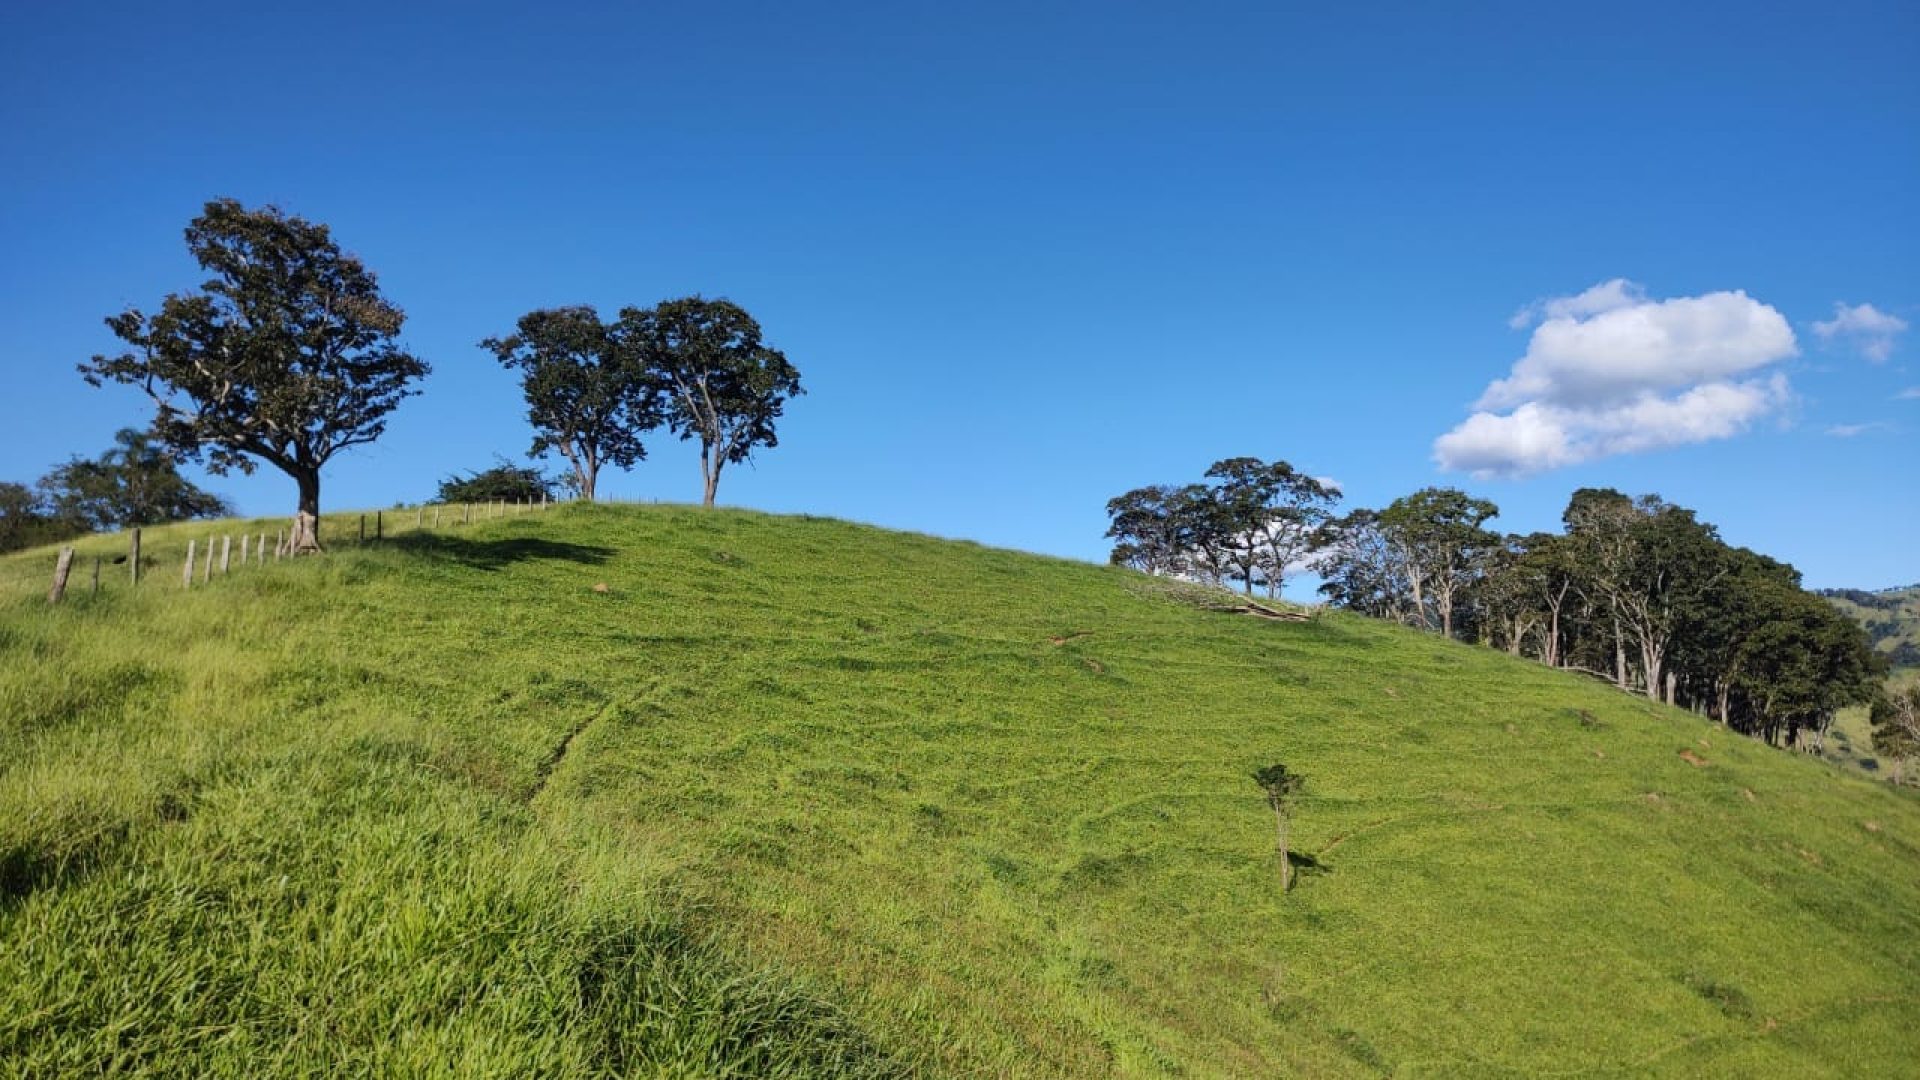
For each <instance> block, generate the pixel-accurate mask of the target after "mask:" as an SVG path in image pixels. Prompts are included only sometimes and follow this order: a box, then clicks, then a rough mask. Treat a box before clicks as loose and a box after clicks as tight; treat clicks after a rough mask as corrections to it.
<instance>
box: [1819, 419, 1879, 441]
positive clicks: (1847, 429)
mask: <svg viewBox="0 0 1920 1080" xmlns="http://www.w3.org/2000/svg"><path fill="white" fill-rule="evenodd" d="M1886 426H1887V425H1886V424H1884V423H1882V422H1881V421H1878V420H1875V421H1872V422H1871V423H1866V424H1835V425H1833V426H1832V427H1830V428H1828V429H1827V434H1829V435H1831V436H1833V437H1834V438H1836V439H1851V438H1853V437H1854V436H1855V435H1865V434H1866V433H1867V432H1869V431H1878V430H1879V429H1881V428H1883V427H1886Z"/></svg>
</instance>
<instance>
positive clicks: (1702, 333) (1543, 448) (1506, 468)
mask: <svg viewBox="0 0 1920 1080" xmlns="http://www.w3.org/2000/svg"><path fill="white" fill-rule="evenodd" d="M1522 315H1524V316H1525V319H1524V320H1523V321H1521V323H1520V325H1526V324H1528V323H1531V322H1532V321H1534V320H1535V319H1538V320H1540V324H1539V325H1538V326H1537V327H1536V328H1535V329H1534V331H1533V335H1532V338H1531V340H1530V341H1529V342H1528V345H1527V352H1526V355H1525V356H1522V357H1521V358H1520V359H1519V360H1518V361H1517V362H1516V363H1515V364H1514V365H1513V370H1512V372H1510V373H1509V374H1508V376H1507V377H1506V378H1504V379H1498V380H1495V381H1494V382H1493V384H1492V385H1490V386H1488V387H1487V389H1486V392H1485V393H1483V394H1482V395H1481V396H1480V400H1479V401H1478V402H1477V403H1475V405H1474V409H1475V412H1474V414H1473V415H1472V416H1470V417H1468V418H1467V420H1466V421H1465V422H1463V423H1461V424H1460V425H1459V426H1457V427H1455V428H1454V429H1453V430H1452V431H1449V432H1447V433H1446V434H1445V435H1442V436H1440V437H1439V438H1438V439H1436V440H1435V441H1434V445H1433V450H1434V459H1435V460H1436V461H1437V462H1438V463H1439V464H1440V466H1441V467H1442V468H1445V469H1449V470H1455V471H1465V472H1470V473H1472V474H1474V475H1475V476H1478V477H1491V476H1518V475H1524V474H1526V473H1532V472H1539V471H1541V470H1544V469H1554V468H1559V467H1562V466H1566V465H1573V464H1577V463H1579V462H1582V461H1591V460H1593V459H1595V458H1601V457H1607V456H1610V455H1613V454H1629V453H1636V452H1640V451H1645V450H1656V449H1660V448H1662V447H1668V446H1680V445H1684V444H1686V443H1696V442H1705V441H1708V440H1711V439H1724V438H1727V437H1729V436H1732V435H1736V434H1739V433H1740V432H1741V431H1744V430H1746V428H1747V427H1748V426H1749V425H1751V424H1752V423H1753V422H1754V421H1755V420H1757V419H1759V418H1761V417H1763V416H1766V415H1767V414H1769V413H1771V412H1773V411H1775V410H1777V409H1779V408H1780V407H1781V406H1783V405H1784V404H1786V403H1787V402H1788V401H1790V400H1791V399H1792V390H1791V388H1790V387H1789V386H1788V385H1787V380H1786V377H1785V376H1784V375H1781V374H1779V373H1777V372H1776V373H1774V374H1772V375H1768V374H1767V373H1766V372H1765V370H1764V369H1765V368H1767V367H1769V366H1770V365H1773V364H1776V363H1778V362H1779V361H1781V360H1784V359H1786V358H1788V357H1790V356H1793V355H1794V354H1795V353H1796V352H1798V347H1797V344H1796V342H1795V341H1794V336H1793V330H1792V328H1791V327H1790V326H1788V325H1787V320H1786V318H1785V317H1784V316H1782V315H1781V314H1780V312H1778V311H1776V310H1775V309H1774V308H1772V307H1770V306H1768V305H1766V304H1763V303H1761V302H1759V301H1758V300H1755V299H1753V298H1752V297H1750V296H1748V295H1747V294H1746V293H1744V292H1740V291H1733V292H1714V293H1707V294H1704V295H1701V296H1683V297H1676V298H1674V299H1670V300H1654V299H1650V298H1648V296H1647V295H1646V291H1645V290H1644V289H1642V288H1641V287H1640V286H1638V285H1635V284H1634V283H1633V282H1630V281H1627V280H1625V279H1623V278H1616V279H1614V280H1612V281H1608V282H1603V283H1601V284H1599V285H1596V286H1594V287H1593V288H1591V289H1588V290H1586V291H1585V292H1582V293H1580V294H1578V295H1576V296H1568V297H1560V298H1556V299H1549V300H1543V301H1539V302H1537V303H1535V304H1533V305H1530V306H1529V307H1528V308H1527V309H1525V311H1523V312H1522ZM1519 318H1520V317H1519V316H1516V319H1519Z"/></svg>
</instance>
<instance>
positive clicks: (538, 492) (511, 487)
mask: <svg viewBox="0 0 1920 1080" xmlns="http://www.w3.org/2000/svg"><path fill="white" fill-rule="evenodd" d="M553 487H554V485H553V481H552V480H549V479H548V478H547V477H546V476H544V475H542V474H541V472H540V470H538V469H535V468H531V467H528V466H522V465H515V464H513V463H512V462H509V461H501V462H499V463H498V464H496V465H494V466H493V467H492V468H490V469H482V470H478V471H475V472H471V473H468V474H467V475H466V476H449V477H447V478H446V479H445V480H442V481H440V491H439V493H438V495H437V496H436V499H437V500H438V501H439V502H443V503H469V502H510V503H517V502H542V501H544V500H547V499H550V498H552V497H553Z"/></svg>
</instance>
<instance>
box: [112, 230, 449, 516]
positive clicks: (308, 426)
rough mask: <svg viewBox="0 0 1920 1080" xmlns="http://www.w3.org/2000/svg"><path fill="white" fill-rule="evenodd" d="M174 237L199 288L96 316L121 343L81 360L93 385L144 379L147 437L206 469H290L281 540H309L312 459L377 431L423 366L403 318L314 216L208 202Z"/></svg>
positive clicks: (314, 500)
mask: <svg viewBox="0 0 1920 1080" xmlns="http://www.w3.org/2000/svg"><path fill="white" fill-rule="evenodd" d="M186 238H187V249H188V251H190V252H191V253H192V254H193V257H194V259H195V261H197V262H198V263H199V264H200V266H201V268H202V269H204V270H206V271H208V272H209V273H210V274H211V275H212V277H211V278H209V279H208V280H207V281H206V282H205V283H204V284H203V285H202V286H201V291H200V292H197V293H188V294H186V295H179V294H175V295H171V296H168V297H167V298H166V299H165V300H163V301H161V304H160V309H159V311H158V312H156V313H155V314H153V315H147V314H144V313H142V312H140V311H138V310H136V309H131V308H130V309H128V310H127V311H125V312H122V313H121V314H119V315H115V316H113V317H112V318H109V319H108V320H107V326H108V327H109V328H110V329H111V330H112V331H113V333H114V336H116V337H118V338H120V340H122V341H124V342H126V343H127V345H128V346H130V350H129V351H127V352H125V353H122V354H120V355H119V356H113V357H108V356H96V357H94V358H93V360H92V361H91V362H90V363H87V364H83V365H81V367H80V371H81V373H82V374H83V375H85V376H86V379H87V381H88V382H89V383H91V384H93V385H95V386H99V385H101V384H102V383H103V382H108V381H111V382H118V383H125V384H127V385H130V386H138V387H140V388H141V389H143V390H145V391H146V392H147V395H148V396H149V397H150V398H152V399H153V402H154V404H155V407H156V410H157V411H156V414H155V416H154V422H153V430H154V434H155V435H156V437H158V438H159V439H160V441H161V442H162V443H163V444H164V445H166V446H167V447H168V448H169V449H171V450H173V451H176V452H177V453H179V454H181V455H182V456H183V457H184V458H186V459H188V460H200V459H201V458H203V457H204V459H205V460H206V462H207V468H208V469H209V471H211V472H213V473H215V474H218V475H224V474H225V473H226V472H227V471H228V470H229V469H235V468H237V469H239V470H240V471H242V472H248V473H250V472H252V471H253V470H254V468H255V467H256V461H264V462H266V463H268V464H270V465H272V466H273V467H274V468H277V469H279V470H280V471H282V472H284V473H286V474H287V475H288V476H290V477H292V478H293V480H294V482H295V484H296V485H297V486H298V488H299V503H298V510H297V512H296V514H295V517H294V523H293V530H292V537H291V538H290V541H289V544H290V547H291V550H292V551H293V552H295V553H296V554H298V553H305V552H313V551H318V550H319V549H320V534H319V529H320V524H319V523H320V470H321V469H322V467H324V466H325V465H326V464H327V462H328V461H329V460H331V459H332V458H333V456H334V455H335V454H337V453H339V452H340V451H342V450H345V449H347V448H348V447H352V446H359V445H361V444H364V443H370V442H372V441H374V440H375V439H377V438H379V437H380V434H381V433H382V432H383V431H385V430H386V417H387V414H388V413H390V412H392V411H393V409H394V407H395V406H396V405H398V404H399V403H400V401H401V400H402V399H403V398H405V397H407V396H408V395H409V394H412V393H414V392H415V391H412V390H410V389H408V385H409V384H410V383H412V382H413V381H414V380H416V379H419V378H420V377H422V376H424V375H426V374H427V372H428V367H427V365H426V363H425V362H424V361H422V360H420V359H419V358H418V357H416V356H414V355H413V354H412V353H409V352H407V351H406V350H405V349H402V348H401V347H400V345H399V344H398V338H399V335H400V327H401V325H402V324H403V323H404V322H405V320H406V316H405V315H404V314H403V313H402V312H401V310H400V309H399V308H398V307H396V306H395V305H394V304H392V303H391V302H389V301H388V300H387V299H386V298H385V297H383V296H381V295H380V289H379V284H378V282H377V280H376V279H375V277H374V274H373V272H372V271H371V270H368V269H367V268H366V267H365V266H364V265H363V264H362V263H361V262H360V260H359V259H358V258H356V257H354V256H352V255H348V254H345V253H343V252H342V251H341V250H340V246H339V245H338V244H337V243H335V242H334V240H333V237H332V235H331V233H330V232H329V231H328V229H327V227H326V226H325V225H319V224H314V223H312V222H308V221H305V220H303V219H301V218H298V217H292V216H289V215H287V214H284V213H282V212H281V211H280V210H278V209H276V208H274V207H271V206H268V207H262V208H260V209H257V210H248V209H246V208H245V207H243V206H241V205H240V204H239V203H238V202H236V201H234V200H232V199H217V200H215V201H213V202H210V203H208V204H207V205H206V209H205V211H204V212H203V213H202V214H201V215H200V216H199V217H197V218H194V219H193V221H192V223H191V224H189V225H188V226H187V231H186Z"/></svg>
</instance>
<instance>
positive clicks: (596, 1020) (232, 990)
mask: <svg viewBox="0 0 1920 1080" xmlns="http://www.w3.org/2000/svg"><path fill="white" fill-rule="evenodd" d="M395 516H398V517H401V518H403V519H407V520H404V521H403V522H401V523H400V524H401V525H402V526H403V527H402V528H401V529H400V530H399V531H400V535H399V536H397V537H395V538H394V539H392V540H390V541H389V542H388V543H386V544H384V545H379V546H372V545H369V546H368V547H365V548H354V547H352V546H351V545H336V547H335V550H334V552H333V553H332V554H331V555H329V556H327V557H326V558H324V559H315V560H302V561H299V562H287V563H281V564H278V565H269V566H265V567H249V568H247V569H246V570H245V571H244V572H240V571H236V572H235V573H233V574H232V575H230V576H229V577H227V578H224V579H223V578H218V577H216V579H215V581H214V582H213V583H212V584H211V586H209V587H204V588H202V587H196V588H194V589H192V590H182V589H181V588H180V585H179V559H180V556H181V554H182V553H183V550H184V537H185V536H187V535H193V536H196V537H201V536H205V535H207V534H208V533H210V532H213V531H219V529H223V528H224V526H222V527H218V528H216V527H213V526H207V525H198V526H194V527H191V528H188V529H185V530H158V531H155V532H154V533H152V534H150V536H149V537H148V551H149V552H150V553H152V554H153V555H154V556H155V557H156V559H157V561H158V562H159V564H160V565H161V566H162V567H166V566H169V565H170V566H171V567H172V569H171V571H170V572H160V571H156V572H154V573H153V574H151V575H150V578H149V581H148V582H147V583H145V584H143V585H142V586H141V588H140V589H139V590H138V591H137V592H135V591H132V590H129V589H128V588H127V587H126V585H125V583H124V580H123V579H122V578H121V577H113V578H112V580H111V581H110V583H109V585H107V586H106V587H103V589H102V590H101V592H100V594H99V595H98V596H93V595H88V594H87V591H86V589H85V588H82V589H81V590H80V591H79V592H78V593H77V594H76V595H73V596H71V597H70V603H68V604H67V605H64V606H63V607H61V608H59V609H48V608H47V606H46V604H45V600H44V592H45V587H46V583H45V577H46V573H47V571H48V570H49V569H50V567H51V562H52V560H51V557H50V554H49V553H48V552H45V551H41V552H35V553H28V554H25V555H21V556H16V557H12V558H9V559H7V560H0V748H4V749H3V750H0V860H3V861H0V1070H10V1071H12V1072H14V1073H17V1074H19V1075H49V1074H55V1073H62V1072H81V1071H86V1072H93V1071H106V1070H109V1069H112V1068H115V1067H118V1068H121V1069H131V1070H140V1069H144V1070H151V1071H156V1072H171V1073H177V1074H193V1075H207V1074H225V1075H235V1076H240V1075H245V1076H257V1075H275V1074H296V1073H297V1074H327V1075H334V1074H349V1073H360V1074H380V1075H415V1074H422V1073H446V1074H473V1075H628V1074H631V1075H665V1076H704V1075H729V1074H730V1075H737V1076H761V1075H780V1074H783V1073H784V1074H785V1075H822V1076H838V1075H849V1074H859V1073H861V1072H865V1073H868V1074H873V1075H901V1074H924V1075H989V1076H998V1075H1036V1076H1049V1075H1054V1076H1086V1075H1109V1074H1112V1075H1127V1076H1158V1075H1184V1076H1255V1075H1315V1076H1341V1075H1356V1076H1366V1075H1377V1074H1382V1073H1402V1074H1407V1075H1450V1076H1451V1075H1481V1076H1522V1075H1524V1076H1537V1075H1543V1074H1562V1075H1567V1074H1579V1075H1597V1074H1606V1073H1619V1074H1631V1075H1641V1074H1646V1073H1654V1074H1668V1075H1689V1076H1691V1075H1721V1076H1757V1075H1768V1076H1793V1075H1808V1076H1823V1075H1896V1074H1904V1073H1911V1072H1912V1071H1913V1069H1914V1057H1913V1037H1912V1033H1913V1030H1914V1029H1915V1026H1916V1024H1917V1023H1920V963H1916V961H1920V873H1917V872H1916V869H1915V867H1916V865H1920V862H1917V860H1920V803H1916V801H1915V800H1914V799H1913V798H1912V797H1911V796H1910V795H1905V794H1902V793H1899V792H1894V791H1891V790H1888V789H1887V787H1886V786H1885V785H1883V784H1876V783H1874V782H1872V781H1870V780H1867V779H1864V778H1861V777H1857V776H1854V775H1850V774H1848V773H1846V772H1844V771H1842V770H1840V769H1836V768H1833V767H1831V766H1828V765H1825V764H1823V763H1821V762H1818V761H1814V760H1810V759H1806V758H1804V757H1801V756H1799V755H1792V754H1787V753H1782V752H1780V751H1778V750H1772V749H1769V748H1767V747H1764V746H1760V745H1758V744H1755V743H1752V742H1749V741H1747V740H1744V739H1741V738H1739V737H1737V736H1733V735H1731V734H1727V733H1724V732H1722V731H1720V730H1719V729H1717V728H1715V727H1713V726H1711V725H1710V724H1708V723H1705V722H1703V721H1701V720H1699V719H1697V718H1694V717H1691V716H1687V715H1685V714H1681V713H1678V712H1675V711H1672V710H1668V709H1664V708H1659V707H1656V706H1652V705H1649V704H1648V703H1646V702H1645V701H1643V700H1640V699H1636V698H1633V697H1629V696H1627V695H1622V694H1618V693H1616V692H1614V691H1612V690H1609V689H1607V688H1605V687H1602V686H1599V685H1597V684H1593V683H1590V682H1588V681H1585V680H1583V679H1581V678H1579V677H1577V676H1571V675H1565V674H1561V673H1556V672H1552V671H1548V670H1545V669H1542V668H1540V667H1538V666H1536V665H1532V664H1529V663H1525V662H1521V661H1516V660H1512V659H1510V658H1507V657H1505V656H1502V655H1497V654H1495V653H1492V652H1489V651H1486V650H1482V649H1477V648H1472V647H1468V646H1464V645H1458V644H1454V643H1450V642H1446V641H1442V640H1439V639H1437V638H1435V637H1431V636H1425V635H1420V634H1416V633H1413V632H1410V631H1406V630H1402V629H1399V628H1395V627H1391V626H1386V625H1382V624H1378V623H1374V622H1370V621H1367V620H1363V619H1359V618H1353V617H1347V616H1343V615H1340V614H1330V615H1323V616H1321V617H1319V618H1317V619H1315V620H1313V621H1311V622H1306V623H1283V622H1268V621H1262V620H1255V619H1250V618H1246V617H1241V616H1229V615H1220V614H1214V613H1209V612H1206V611H1202V610H1199V609H1197V608H1195V607H1192V606H1189V605H1187V604H1183V603H1180V602H1177V598H1176V597H1173V596H1170V595H1169V594H1168V593H1167V592H1166V591H1165V590H1164V589H1161V588H1158V587H1156V586H1155V583H1152V582H1150V581H1148V580H1147V579H1143V578H1140V577H1138V576H1136V575H1133V574H1131V573H1128V572H1125V571H1119V570H1113V569H1108V568H1102V567H1093V566H1087V565H1081V564H1076V563H1069V562H1062V561H1056V560H1049V559H1042V558H1037V557H1034V556H1028V555H1022V554H1017V553H1013V552H1006V551H996V550H991V549H986V548H982V547H978V546H975V545H970V544H960V543H952V542H945V541H939V540H934V539H931V538H926V537H919V536H911V535H903V534H899V533H892V532H886V531H882V530H878V529H872V528H866V527H861V526H856V525H850V524H846V523H843V522H837V521H828V520H821V519H813V518H793V517H788V518H780V517H769V516H764V515H758V514H751V513H741V512H730V511H719V512H702V511H699V510H696V509H690V508H679V507H605V506H571V507H567V508H563V509H556V510H551V511H546V512H543V513H534V514H526V515H522V516H518V517H511V518H507V519H504V520H499V521H490V522H485V523H480V524H475V525H472V526H466V527H462V528H458V529H454V528H447V529H443V530H441V531H440V532H439V533H422V534H415V533H411V532H410V526H411V521H410V514H402V515H389V517H390V518H392V517H395ZM329 530H330V533H331V535H333V536H335V537H338V536H341V535H343V530H342V529H341V528H340V527H339V526H338V524H336V523H334V522H330V523H329ZM389 531H390V532H392V531H394V530H393V529H392V528H391V527H390V530H389ZM119 543H120V541H119V540H117V539H116V538H94V539H91V540H88V541H84V542H83V543H82V545H81V547H82V555H83V559H82V565H83V566H85V567H88V568H89V569H90V565H91V564H90V563H89V562H87V557H89V556H90V555H91V553H92V551H93V550H95V549H96V548H97V549H98V550H102V551H106V550H118V545H119ZM120 572H121V574H124V568H122V570H121V571H120ZM596 584H604V585H605V586H606V589H605V591H604V592H601V591H596V590H595V588H594V586H595V585H596ZM1682 750H1688V751H1690V752H1691V753H1692V754H1694V755H1697V756H1698V757H1700V758H1703V759H1705V760H1706V761H1707V764H1706V765H1704V766H1697V765H1693V764H1690V763H1688V761H1686V760H1685V759H1683V758H1682V757H1681V756H1680V751H1682ZM1274 761H1284V762H1286V763H1287V764H1288V765H1289V766H1290V767H1292V768H1295V769H1298V770H1300V771H1303V772H1305V773H1307V774H1308V775H1309V777H1310V778H1311V779H1310V786H1309V789H1308V793H1307V796H1306V797H1305V798H1304V799H1303V800H1302V801H1301V804H1300V808H1299V810H1298V811H1297V813H1296V817H1295V820H1294V829H1293V831H1294V836H1295V846H1296V849H1297V850H1298V851H1299V852H1300V854H1301V856H1302V861H1301V865H1300V871H1301V872H1300V874H1299V875H1298V880H1297V884H1296V886H1295V888H1294V889H1293V891H1292V892H1290V893H1287V894H1284V895H1283V894H1282V893H1281V892H1280V890H1279V872H1278V868H1277V867H1276V866H1275V864H1274V855H1273V851H1272V847H1271V843H1272V839H1271V838H1272V821H1271V817H1270V813H1269V811H1268V809H1267V807H1266V804H1265V802H1264V800H1263V799H1262V796H1261V793H1260V791H1259V789H1258V788H1257V787H1256V786H1255V785H1254V783H1253V781H1252V780H1251V779H1250V775H1249V774H1250V773H1252V771H1253V770H1254V769H1256V768H1258V767H1260V766H1262V765H1266V764H1270V763H1272V762H1274Z"/></svg>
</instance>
